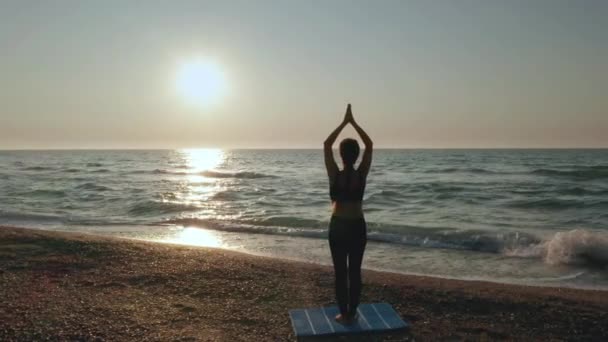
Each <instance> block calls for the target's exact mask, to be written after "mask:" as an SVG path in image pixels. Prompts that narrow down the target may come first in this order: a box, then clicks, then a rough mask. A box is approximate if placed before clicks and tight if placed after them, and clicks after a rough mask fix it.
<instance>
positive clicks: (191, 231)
mask: <svg viewBox="0 0 608 342" xmlns="http://www.w3.org/2000/svg"><path fill="white" fill-rule="evenodd" d="M162 241H163V242H167V243H176V244H180V245H190V246H201V247H213V248H226V247H227V246H225V245H224V244H223V242H222V238H221V237H220V236H219V235H218V234H216V233H214V232H213V231H210V230H206V229H200V228H194V227H184V228H183V229H181V230H180V231H179V232H176V234H175V235H174V236H172V237H170V238H167V239H164V240H162Z"/></svg>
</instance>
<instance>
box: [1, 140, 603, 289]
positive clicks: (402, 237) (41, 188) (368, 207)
mask: <svg viewBox="0 0 608 342" xmlns="http://www.w3.org/2000/svg"><path fill="white" fill-rule="evenodd" d="M336 157H338V156H337V153H336ZM364 212H365V218H366V220H367V223H368V245H367V249H366V252H365V257H364V262H363V267H364V268H368V269H375V270H382V271H390V272H398V273H405V274H416V275H430V276H436V277H445V278H456V279H465V280H485V281H492V282H500V283H513V284H525V285H537V286H556V287H576V288H587V289H602V290H608V150H606V149H588V150H586V149H572V150H558V149H547V150H530V149H516V150H508V149H497V150H491V149H477V150H464V149H463V150H459V149H378V150H376V151H374V156H373V164H372V169H371V171H370V174H369V177H368V184H367V188H366V193H365V196H364ZM330 215H331V206H330V200H329V194H328V179H327V175H326V171H325V168H324V164H323V152H322V150H320V149H318V150H312V149H311V150H289V149H281V150H222V149H188V150H73V151H71V150H58V151H0V225H4V226H20V227H30V228H38V229H45V230H59V231H74V232H84V233H91V234H102V235H112V236H118V237H123V238H129V239H141V240H150V241H156V242H159V243H176V244H186V245H195V246H205V247H213V248H225V249H231V250H237V251H241V252H245V253H251V254H257V255H267V256H272V257H278V258H284V259H290V260H303V261H308V262H313V263H319V264H327V265H329V264H331V259H330V254H329V247H328V242H327V228H328V222H329V219H330ZM0 229H1V228H0Z"/></svg>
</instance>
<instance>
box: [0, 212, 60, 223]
mask: <svg viewBox="0 0 608 342" xmlns="http://www.w3.org/2000/svg"><path fill="white" fill-rule="evenodd" d="M2 221H4V222H16V221H18V222H21V221H25V222H36V223H49V222H51V223H62V222H63V221H64V218H63V217H62V216H60V215H52V214H36V213H22V212H14V211H3V210H0V222H2Z"/></svg>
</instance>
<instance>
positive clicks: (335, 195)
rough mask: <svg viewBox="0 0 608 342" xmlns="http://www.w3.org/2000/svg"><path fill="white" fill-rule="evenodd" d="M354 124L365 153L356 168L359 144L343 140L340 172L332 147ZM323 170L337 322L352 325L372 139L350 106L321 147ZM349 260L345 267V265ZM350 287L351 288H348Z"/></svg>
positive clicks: (358, 292)
mask: <svg viewBox="0 0 608 342" xmlns="http://www.w3.org/2000/svg"><path fill="white" fill-rule="evenodd" d="M349 123H350V124H351V125H353V127H354V128H355V130H356V131H357V133H358V134H359V136H361V139H362V140H363V143H364V144H365V151H364V152H363V158H362V159H361V163H360V164H359V167H358V168H357V169H355V162H356V161H357V158H358V157H359V144H358V143H357V141H356V140H355V139H350V138H347V139H344V140H342V142H341V143H340V156H341V157H342V164H343V166H344V167H343V169H342V170H339V169H338V166H337V165H336V162H335V160H334V156H333V152H332V146H333V144H334V142H335V141H336V138H337V137H338V135H339V134H340V132H341V131H342V129H343V128H344V127H345V126H346V125H348V124H349ZM324 152H325V167H326V168H327V175H328V176H329V195H330V197H331V201H332V215H331V220H330V223H329V247H330V249H331V257H332V260H333V263H334V271H335V275H336V300H337V302H338V307H339V308H340V314H339V315H337V316H336V321H338V322H339V323H342V324H350V323H352V322H353V321H354V320H355V318H356V314H357V306H358V305H359V298H360V297H361V262H362V260H363V251H364V250H365V245H366V243H367V226H366V223H365V219H364V217H363V208H362V202H363V191H364V190H365V183H366V180H367V174H368V173H369V168H370V165H371V163H372V140H371V139H370V138H369V136H368V135H367V134H366V133H365V131H363V129H362V128H361V127H359V125H358V124H357V123H356V122H355V119H354V118H353V114H352V112H351V108H350V104H349V105H348V107H347V108H346V114H345V115H344V120H343V121H342V123H341V124H340V125H339V126H338V127H337V128H336V129H335V130H334V131H333V132H332V133H331V134H330V135H329V137H327V139H326V140H325V144H324ZM347 261H348V264H347ZM347 279H348V283H349V284H350V288H348V286H347Z"/></svg>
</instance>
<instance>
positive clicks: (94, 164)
mask: <svg viewBox="0 0 608 342" xmlns="http://www.w3.org/2000/svg"><path fill="white" fill-rule="evenodd" d="M86 166H87V167H102V166H103V164H102V163H87V164H86Z"/></svg>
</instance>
